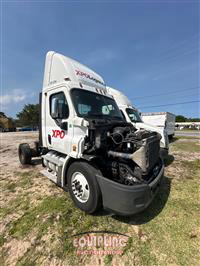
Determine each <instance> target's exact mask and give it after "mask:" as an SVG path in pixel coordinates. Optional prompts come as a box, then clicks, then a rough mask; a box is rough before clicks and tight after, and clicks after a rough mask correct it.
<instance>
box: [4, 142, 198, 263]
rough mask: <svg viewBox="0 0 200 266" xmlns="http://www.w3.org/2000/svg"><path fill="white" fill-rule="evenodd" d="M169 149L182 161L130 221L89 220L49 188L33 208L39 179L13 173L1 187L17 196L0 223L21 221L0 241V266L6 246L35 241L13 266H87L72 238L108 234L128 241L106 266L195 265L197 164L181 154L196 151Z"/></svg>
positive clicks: (66, 196) (64, 196)
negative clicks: (97, 232)
mask: <svg viewBox="0 0 200 266" xmlns="http://www.w3.org/2000/svg"><path fill="white" fill-rule="evenodd" d="M180 145H182V146H180ZM188 145H190V146H191V147H192V148H191V147H189V148H188ZM172 146H173V149H174V150H175V151H176V153H178V154H179V157H180V156H181V155H182V154H183V156H182V158H181V159H180V160H175V161H173V162H172V161H170V162H169V164H168V166H167V167H166V171H165V174H166V176H165V178H164V179H163V182H162V184H161V188H160V191H159V193H158V194H157V196H156V197H155V199H154V201H153V202H152V204H151V205H150V206H149V208H148V209H146V210H145V211H144V212H142V213H140V214H136V215H133V216H131V217H120V216H117V215H112V216H110V215H108V214H107V213H106V212H104V211H101V212H99V213H97V214H96V215H88V214H86V213H84V212H82V211H80V210H79V209H77V208H75V207H74V204H73V203H72V201H71V199H70V197H69V194H68V193H66V192H64V191H60V193H59V194H57V195H56V196H55V195H54V194H53V193H54V192H55V191H57V190H58V188H57V187H56V186H55V185H53V184H52V183H50V182H49V187H51V188H52V190H53V192H52V194H51V195H49V196H45V195H41V200H39V201H38V203H37V204H35V205H32V204H31V199H33V198H34V194H31V195H30V194H29V193H27V192H26V191H27V189H29V188H30V187H32V186H34V185H35V183H34V182H35V181H34V180H35V179H34V178H36V176H37V175H38V174H37V173H31V172H23V173H20V172H17V173H16V175H17V176H19V180H18V182H12V183H10V184H9V185H8V184H6V185H5V186H4V191H6V190H7V191H10V192H11V194H12V195H15V194H16V195H15V197H14V198H13V199H12V200H10V201H9V202H8V203H7V204H5V206H4V208H2V209H1V211H0V217H1V219H2V220H4V221H6V219H7V217H9V216H10V215H13V214H15V213H21V215H20V216H19V217H18V218H17V219H11V221H10V222H9V223H8V224H7V225H6V227H5V230H4V231H3V232H2V234H1V235H0V252H1V254H4V255H2V256H1V258H0V264H1V265H6V259H7V258H8V254H9V253H8V250H7V249H6V248H5V243H7V242H9V241H11V240H12V239H15V240H17V241H19V242H20V241H22V242H23V241H28V242H29V241H30V240H31V239H32V238H33V236H34V237H35V240H34V241H33V243H32V245H31V246H30V247H29V248H28V249H27V250H26V252H24V253H22V254H21V256H20V257H18V258H17V261H16V265H18V266H19V265H20V266H22V265H41V264H42V263H43V264H44V261H45V259H47V258H49V260H50V261H48V260H47V262H45V263H46V264H50V262H51V263H53V259H54V263H55V264H56V263H57V264H62V263H66V264H69V265H78V264H82V265H84V264H87V263H88V264H89V263H90V261H91V259H92V256H91V255H88V256H77V255H76V249H75V248H74V247H73V244H72V241H73V238H70V236H71V235H73V234H76V233H80V232H85V231H91V230H106V231H116V232H120V233H124V234H127V235H129V236H131V238H129V239H128V242H127V245H126V247H124V248H123V251H124V253H123V254H122V255H121V256H119V255H117V256H115V255H106V256H104V257H103V260H102V263H103V264H104V265H112V264H113V265H114V264H115V263H116V262H117V263H118V264H124V265H153V266H154V265H170V264H172V265H198V263H199V261H200V255H199V227H200V203H199V191H198V187H199V185H200V160H199V159H195V158H194V159H193V160H191V161H187V160H186V158H187V157H185V155H184V153H183V152H185V151H186V152H187V156H190V157H192V154H193V152H194V151H196V150H195V149H196V148H194V147H195V142H191V141H190V142H189V141H187V140H185V141H184V143H182V142H179V141H175V142H174V143H172ZM177 170H179V176H180V177H178V175H177V173H176V171H177ZM171 172H174V174H173V175H172V174H171ZM191 177H192V178H191ZM47 182H48V181H47ZM18 188H21V189H22V190H20V191H21V192H20V193H18V194H17V193H15V192H13V193H12V190H13V191H16V190H17V189H18ZM92 249H93V248H92ZM100 249H102V247H101V248H100ZM51 260H52V261H51ZM94 264H95V263H93V265H94Z"/></svg>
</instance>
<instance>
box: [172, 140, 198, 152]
mask: <svg viewBox="0 0 200 266" xmlns="http://www.w3.org/2000/svg"><path fill="white" fill-rule="evenodd" d="M172 147H173V148H174V149H175V150H176V151H183V152H200V143H199V142H197V141H187V140H186V141H175V142H174V143H173V144H172Z"/></svg>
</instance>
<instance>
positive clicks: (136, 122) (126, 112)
mask: <svg viewBox="0 0 200 266" xmlns="http://www.w3.org/2000/svg"><path fill="white" fill-rule="evenodd" d="M106 88H107V90H108V92H109V94H111V95H112V96H113V97H114V99H115V101H116V103H117V105H118V107H119V109H120V111H121V112H122V114H123V116H124V118H125V119H126V121H127V122H129V123H132V124H133V126H134V127H135V128H137V129H138V130H142V129H145V130H148V131H154V132H157V133H159V134H160V135H161V140H160V153H161V156H162V158H163V159H166V157H167V156H168V151H169V141H168V136H167V132H166V130H165V129H164V128H159V127H156V126H153V125H150V124H149V123H145V122H144V121H143V120H142V119H141V116H140V114H139V112H138V110H137V109H136V108H135V107H134V106H133V105H132V103H131V101H130V100H129V99H128V98H127V96H126V95H124V94H123V93H122V92H121V91H119V90H117V89H114V88H111V87H108V86H107V87H106Z"/></svg>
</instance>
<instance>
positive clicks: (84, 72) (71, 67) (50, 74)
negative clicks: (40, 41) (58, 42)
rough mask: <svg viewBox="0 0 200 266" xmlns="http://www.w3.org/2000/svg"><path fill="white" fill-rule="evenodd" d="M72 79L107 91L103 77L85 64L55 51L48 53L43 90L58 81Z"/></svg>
mask: <svg viewBox="0 0 200 266" xmlns="http://www.w3.org/2000/svg"><path fill="white" fill-rule="evenodd" d="M65 81H71V82H73V83H81V84H85V85H87V86H91V87H95V88H100V89H103V90H105V91H106V85H105V83H104V80H103V78H102V77H101V76H100V75H98V74H97V73H95V72H94V71H93V70H91V69H90V68H88V67H87V66H85V65H82V64H81V63H79V62H77V61H75V60H74V59H71V58H69V57H66V56H64V55H62V54H59V53H56V52H54V51H49V52H48V53H47V55H46V61H45V70H44V80H43V90H44V89H45V88H46V87H48V86H51V85H55V84H57V83H61V82H65Z"/></svg>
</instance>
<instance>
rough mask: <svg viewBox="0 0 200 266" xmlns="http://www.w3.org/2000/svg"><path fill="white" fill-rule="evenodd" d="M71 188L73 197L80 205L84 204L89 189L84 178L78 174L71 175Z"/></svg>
mask: <svg viewBox="0 0 200 266" xmlns="http://www.w3.org/2000/svg"><path fill="white" fill-rule="evenodd" d="M71 187H72V191H73V193H74V196H75V197H76V199H77V200H78V201H80V202H81V203H85V202H87V201H88V199H89V195H90V189H89V184H88V182H87V179H86V178H85V176H84V175H83V174H82V173H80V172H75V173H74V174H73V175H72V179H71Z"/></svg>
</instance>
